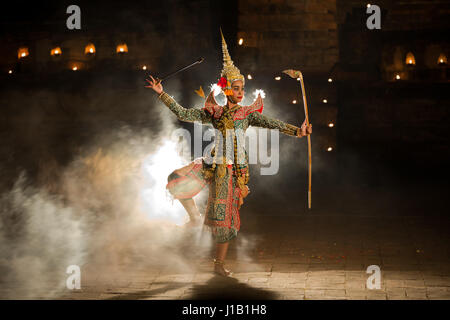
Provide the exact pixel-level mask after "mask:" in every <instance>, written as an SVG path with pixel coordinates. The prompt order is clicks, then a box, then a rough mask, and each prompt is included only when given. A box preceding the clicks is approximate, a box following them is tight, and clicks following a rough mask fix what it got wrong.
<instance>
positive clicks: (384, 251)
mask: <svg viewBox="0 0 450 320" xmlns="http://www.w3.org/2000/svg"><path fill="white" fill-rule="evenodd" d="M242 218H243V220H242V228H241V233H240V235H239V237H238V238H237V239H236V240H233V242H232V243H231V245H230V250H229V254H228V260H227V261H226V267H228V268H230V269H232V270H233V271H234V275H233V277H232V278H223V277H219V276H215V275H214V274H213V273H212V272H211V269H212V262H211V259H210V256H205V257H195V258H193V259H192V261H191V262H190V263H191V265H190V266H188V267H185V269H183V268H180V266H173V265H172V266H169V265H160V266H158V267H156V266H155V267H153V268H145V270H143V269H142V268H138V267H137V266H136V264H128V265H121V266H114V267H113V268H112V269H113V270H108V271H105V269H102V270H101V271H100V269H99V268H98V267H97V266H95V265H90V264H89V263H88V264H86V265H85V266H83V267H82V283H81V289H80V290H73V291H70V290H68V289H66V290H65V292H63V293H62V294H61V295H60V296H59V297H58V298H59V299H165V300H166V299H167V300H172V299H289V300H302V299H357V300H364V299H370V300H372V299H382V300H385V299H388V300H405V299H414V300H415V299H421V300H422V299H430V300H431V299H445V300H449V299H450V260H449V252H450V251H449V233H448V230H449V219H448V218H439V217H434V218H424V217H413V216H411V217H406V216H403V217H375V216H366V217H363V216H345V215H343V216H339V215H332V216H329V215H312V214H303V215H299V216H261V217H258V219H255V217H254V216H253V218H252V219H251V220H249V221H246V220H245V217H242ZM242 248H246V250H242ZM212 253H213V252H212V251H211V255H212ZM370 265H378V266H379V267H380V270H381V288H380V289H368V288H367V287H366V282H367V278H368V277H369V276H370V274H368V273H366V269H367V267H368V266H370ZM36 298H39V297H36Z"/></svg>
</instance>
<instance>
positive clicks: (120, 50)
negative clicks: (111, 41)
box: [116, 43, 128, 53]
mask: <svg viewBox="0 0 450 320" xmlns="http://www.w3.org/2000/svg"><path fill="white" fill-rule="evenodd" d="M116 52H117V53H126V52H128V46H127V45H126V43H122V44H119V45H118V46H117V48H116Z"/></svg>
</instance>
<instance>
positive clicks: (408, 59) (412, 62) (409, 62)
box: [406, 52, 416, 66]
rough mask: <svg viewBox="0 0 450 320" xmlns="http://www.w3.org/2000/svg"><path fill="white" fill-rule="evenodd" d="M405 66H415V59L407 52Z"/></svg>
mask: <svg viewBox="0 0 450 320" xmlns="http://www.w3.org/2000/svg"><path fill="white" fill-rule="evenodd" d="M406 64H407V65H410V66H412V65H415V64H416V58H414V55H413V54H412V52H408V53H407V55H406Z"/></svg>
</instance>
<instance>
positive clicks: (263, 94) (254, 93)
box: [253, 89, 266, 99]
mask: <svg viewBox="0 0 450 320" xmlns="http://www.w3.org/2000/svg"><path fill="white" fill-rule="evenodd" d="M258 94H260V95H261V98H263V99H264V98H265V97H266V93H265V92H264V91H263V90H261V89H257V90H255V91H254V92H253V95H254V96H255V98H257V97H258Z"/></svg>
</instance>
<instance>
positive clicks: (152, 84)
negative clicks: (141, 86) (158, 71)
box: [145, 76, 163, 94]
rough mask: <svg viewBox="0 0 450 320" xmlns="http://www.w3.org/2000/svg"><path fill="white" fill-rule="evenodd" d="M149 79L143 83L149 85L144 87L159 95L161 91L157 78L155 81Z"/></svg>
mask: <svg viewBox="0 0 450 320" xmlns="http://www.w3.org/2000/svg"><path fill="white" fill-rule="evenodd" d="M150 78H151V80H150V79H145V81H147V82H148V83H149V85H148V86H145V87H146V88H151V89H153V90H155V92H156V93H157V94H160V93H161V92H162V91H163V87H162V84H161V80H159V79H158V78H157V80H155V79H154V78H153V77H152V76H150Z"/></svg>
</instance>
